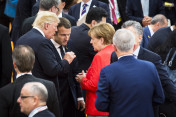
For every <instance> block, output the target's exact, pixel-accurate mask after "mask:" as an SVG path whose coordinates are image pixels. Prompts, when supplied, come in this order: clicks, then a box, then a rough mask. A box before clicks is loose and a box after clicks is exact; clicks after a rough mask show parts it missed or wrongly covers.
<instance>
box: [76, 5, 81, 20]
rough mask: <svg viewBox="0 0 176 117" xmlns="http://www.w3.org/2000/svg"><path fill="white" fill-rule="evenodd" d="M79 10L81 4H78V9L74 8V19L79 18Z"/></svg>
mask: <svg viewBox="0 0 176 117" xmlns="http://www.w3.org/2000/svg"><path fill="white" fill-rule="evenodd" d="M80 8H81V2H80V3H79V4H78V7H76V9H75V11H76V12H75V17H76V19H79V16H80Z"/></svg>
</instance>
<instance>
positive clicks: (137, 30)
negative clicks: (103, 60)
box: [111, 21, 176, 117]
mask: <svg viewBox="0 0 176 117" xmlns="http://www.w3.org/2000/svg"><path fill="white" fill-rule="evenodd" d="M122 27H123V28H126V29H129V30H130V31H132V32H134V34H135V36H136V40H135V41H136V42H135V43H136V44H135V48H134V52H133V54H134V56H136V58H138V59H141V60H146V61H150V62H152V63H153V64H154V65H155V67H156V69H157V71H158V74H159V77H160V80H161V83H162V87H163V89H164V91H165V96H166V99H168V100H175V99H176V87H175V86H174V84H173V82H172V81H171V80H170V79H169V78H168V73H167V71H166V69H165V67H164V65H162V63H161V62H162V60H161V57H160V56H159V55H157V54H155V53H153V52H151V51H149V50H147V49H144V48H142V47H140V46H139V45H140V42H141V40H142V27H141V25H140V24H139V23H138V22H136V21H127V22H125V23H124V24H123V25H122ZM117 60H118V58H117V56H116V53H115V52H113V53H112V55H111V63H112V62H115V61H117ZM156 109H157V108H156ZM155 117H158V112H157V110H156V113H155Z"/></svg>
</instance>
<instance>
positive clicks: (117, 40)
mask: <svg viewBox="0 0 176 117" xmlns="http://www.w3.org/2000/svg"><path fill="white" fill-rule="evenodd" d="M134 43H135V37H134V35H133V33H132V32H131V31H129V30H127V29H119V30H117V31H116V33H115V34H114V37H113V44H114V45H115V47H116V48H117V49H118V50H120V51H121V52H128V51H130V50H132V49H133V47H134Z"/></svg>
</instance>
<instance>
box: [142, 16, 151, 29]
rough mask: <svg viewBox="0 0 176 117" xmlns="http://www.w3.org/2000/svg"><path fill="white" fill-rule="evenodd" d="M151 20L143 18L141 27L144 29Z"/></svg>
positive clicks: (146, 17)
mask: <svg viewBox="0 0 176 117" xmlns="http://www.w3.org/2000/svg"><path fill="white" fill-rule="evenodd" d="M151 20H152V18H151V17H148V16H144V18H143V20H142V25H143V26H144V27H145V26H147V25H150V23H151Z"/></svg>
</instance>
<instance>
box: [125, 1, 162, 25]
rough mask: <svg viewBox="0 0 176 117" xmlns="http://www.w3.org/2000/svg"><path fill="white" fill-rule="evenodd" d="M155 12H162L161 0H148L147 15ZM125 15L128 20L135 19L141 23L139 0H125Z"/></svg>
mask: <svg viewBox="0 0 176 117" xmlns="http://www.w3.org/2000/svg"><path fill="white" fill-rule="evenodd" d="M156 14H164V6H163V4H162V0H149V16H150V17H153V16H155V15H156ZM126 16H127V19H128V20H135V21H138V22H140V23H141V24H142V19H143V18H144V15H143V10H142V5H141V0H127V3H126Z"/></svg>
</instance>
